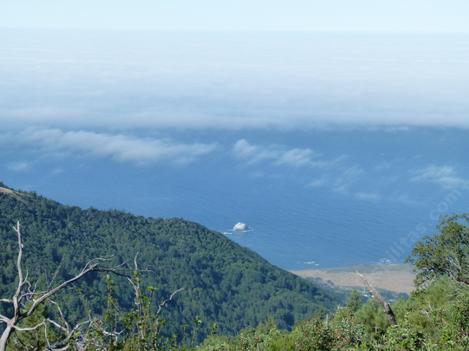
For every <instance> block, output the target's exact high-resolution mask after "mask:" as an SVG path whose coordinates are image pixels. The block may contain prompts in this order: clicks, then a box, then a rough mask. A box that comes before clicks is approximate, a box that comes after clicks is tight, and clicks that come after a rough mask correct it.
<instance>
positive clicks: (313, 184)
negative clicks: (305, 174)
mask: <svg viewBox="0 0 469 351" xmlns="http://www.w3.org/2000/svg"><path fill="white" fill-rule="evenodd" d="M325 185H327V180H326V179H325V178H317V179H313V180H312V181H310V182H309V183H308V187H310V188H321V187H323V186H325Z"/></svg>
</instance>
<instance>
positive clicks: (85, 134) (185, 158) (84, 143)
mask: <svg viewBox="0 0 469 351" xmlns="http://www.w3.org/2000/svg"><path fill="white" fill-rule="evenodd" d="M1 140H2V142H3V143H4V144H10V145H11V144H20V145H28V146H30V147H31V148H34V149H35V150H38V151H39V152H40V153H42V154H45V155H48V154H74V155H84V156H93V157H99V158H109V159H112V160H114V161H118V162H128V163H132V164H137V165H145V164H154V163H159V162H163V161H164V162H170V163H176V164H185V163H189V162H192V161H194V160H196V159H198V158H199V157H202V156H204V155H207V154H209V153H211V152H213V151H214V150H215V149H216V145H215V144H202V143H192V144H186V143H179V142H176V141H172V140H169V139H152V138H139V137H134V136H129V135H123V134H106V133H97V132H90V131H81V130H80V131H64V130H61V129H28V130H24V131H22V132H19V133H16V134H14V135H13V134H11V133H10V134H4V135H2V137H1Z"/></svg>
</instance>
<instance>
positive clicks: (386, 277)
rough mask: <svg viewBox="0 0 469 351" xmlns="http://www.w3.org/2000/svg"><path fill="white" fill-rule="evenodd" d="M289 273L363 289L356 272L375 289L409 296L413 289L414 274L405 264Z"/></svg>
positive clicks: (363, 286)
mask: <svg viewBox="0 0 469 351" xmlns="http://www.w3.org/2000/svg"><path fill="white" fill-rule="evenodd" d="M290 272H291V273H293V274H295V275H298V276H300V277H302V278H305V279H321V280H323V281H324V282H326V283H328V284H330V285H333V286H338V287H341V288H355V289H356V288H359V289H363V288H365V285H364V283H363V281H362V280H361V279H360V278H359V276H358V275H357V273H356V272H359V273H361V274H363V275H364V276H365V277H366V279H367V280H368V281H369V282H370V284H372V285H373V286H374V287H375V288H377V289H383V290H388V291H392V292H395V293H406V294H410V293H411V292H412V291H413V290H414V289H415V286H414V278H415V273H413V272H412V268H411V266H409V265H406V264H386V265H383V264H375V265H363V266H353V267H341V268H322V269H320V268H313V269H303V270H291V271H290Z"/></svg>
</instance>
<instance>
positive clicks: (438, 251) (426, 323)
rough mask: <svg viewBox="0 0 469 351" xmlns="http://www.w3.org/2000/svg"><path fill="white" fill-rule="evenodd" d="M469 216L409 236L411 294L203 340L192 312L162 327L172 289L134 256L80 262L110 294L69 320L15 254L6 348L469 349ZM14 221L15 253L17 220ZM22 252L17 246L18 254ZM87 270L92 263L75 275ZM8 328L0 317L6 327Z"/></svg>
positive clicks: (215, 333) (355, 298)
mask: <svg viewBox="0 0 469 351" xmlns="http://www.w3.org/2000/svg"><path fill="white" fill-rule="evenodd" d="M468 220H469V215H466V216H464V215H463V216H453V217H448V218H447V219H445V220H444V221H443V222H442V224H441V226H440V228H439V229H440V231H439V233H438V234H437V235H435V236H433V237H427V238H425V239H424V240H422V241H421V242H419V243H418V244H417V245H416V246H415V248H414V250H413V252H412V256H411V258H410V259H409V261H410V262H411V263H412V264H414V266H415V268H416V270H417V280H416V282H417V285H418V289H417V291H416V292H414V293H412V294H411V296H410V298H409V299H407V300H398V301H396V302H395V303H393V304H392V306H391V305H389V304H388V303H387V302H386V301H383V300H382V298H381V297H380V295H379V293H377V292H376V291H374V289H373V287H370V290H371V291H372V292H373V294H374V299H373V300H370V301H368V302H364V301H363V298H362V296H360V295H359V294H358V293H354V294H352V295H351V296H350V298H349V300H348V302H347V303H346V304H345V305H344V306H342V307H340V308H338V309H337V311H336V312H335V313H333V314H331V313H327V311H324V313H316V315H315V316H314V317H312V318H311V319H309V320H306V321H303V322H300V323H297V325H296V326H295V327H294V329H293V330H292V331H284V330H282V329H280V328H279V326H278V321H277V320H275V319H272V320H270V321H268V322H264V323H262V324H261V325H260V326H258V327H257V328H253V329H246V330H244V331H242V332H240V333H239V334H238V335H237V336H223V335H219V333H220V330H219V329H218V328H217V325H216V324H212V325H211V326H210V332H209V334H210V336H209V337H208V338H207V339H206V340H205V341H204V342H203V343H202V344H201V345H199V346H195V345H196V344H197V340H198V335H199V334H198V328H200V327H201V326H202V325H203V323H204V321H203V320H202V319H200V318H199V317H196V316H195V317H194V316H193V320H192V322H191V326H188V325H180V326H179V330H180V331H181V333H180V335H181V336H179V337H178V336H177V335H174V337H168V336H165V335H164V334H163V333H161V331H162V330H164V329H165V322H164V320H163V319H162V318H160V311H161V309H162V307H164V306H165V305H166V304H167V303H168V302H169V301H171V299H172V298H173V297H174V293H176V292H177V291H174V292H173V294H171V295H170V296H169V298H168V299H166V300H163V301H162V302H159V303H157V304H155V291H156V290H155V288H153V287H152V286H145V285H144V283H143V281H142V279H141V276H142V275H141V274H142V273H143V271H141V270H140V269H139V268H138V265H137V263H136V262H137V260H135V263H134V267H133V270H132V271H131V272H130V273H128V272H124V271H122V270H121V268H122V266H117V267H110V268H109V267H108V268H106V267H103V266H100V265H99V264H97V263H95V262H96V261H93V263H92V266H90V265H89V264H87V265H86V266H85V268H84V269H83V270H82V271H81V272H84V271H87V267H88V268H89V267H93V269H92V270H89V273H90V274H93V273H99V272H106V273H108V274H107V275H106V279H105V282H106V294H105V296H106V301H105V303H104V306H103V310H104V312H103V314H101V315H98V317H92V316H91V313H93V310H92V309H88V310H87V313H88V314H87V313H83V314H82V315H80V316H79V317H80V318H81V319H83V320H84V321H82V322H78V323H77V324H76V326H74V327H72V326H71V324H70V323H69V322H67V319H66V317H65V316H64V315H63V314H62V311H61V308H60V304H59V303H57V302H56V301H54V300H53V296H55V295H50V296H49V298H47V299H43V300H41V303H40V304H36V302H35V301H38V299H41V296H44V294H46V295H47V294H48V292H47V290H46V292H44V291H38V290H36V288H37V287H36V286H32V285H30V284H29V281H28V279H27V278H24V276H23V275H22V274H20V272H21V269H20V265H19V264H17V267H18V275H19V278H18V281H17V284H18V287H19V288H18V289H17V290H16V292H15V294H14V295H13V298H12V299H11V300H9V299H8V298H7V299H3V298H2V307H3V309H2V316H1V318H0V321H2V322H6V324H7V325H8V318H17V317H18V318H19V321H18V323H17V324H16V325H15V327H14V328H13V329H14V330H13V332H12V333H10V334H9V335H8V338H7V339H6V341H7V343H6V344H7V345H8V346H7V348H6V350H9V351H16V350H57V351H58V350H67V349H69V350H90V351H97V350H122V351H134V350H135V351H143V350H201V351H224V350H226V351H231V350H233V351H235V350H246V351H250V350H252V351H255V350H256V351H257V350H259V351H261V350H266V351H267V350H272V351H274V350H278V351H280V350H282V351H283V350H285V351H288V350H298V351H303V350H304V351H309V350H311V351H313V350H318V351H320V350H337V351H338V350H389V351H393V350H395V351H401V350H409V351H413V350H456V351H465V350H468V349H469V285H468V273H469V271H468V269H469V226H468ZM16 228H17V232H18V243H19V252H20V253H21V248H22V247H23V246H22V242H21V238H20V235H19V228H20V227H19V226H17V227H16ZM20 261H21V254H20V255H19V256H18V261H17V262H20ZM95 264H96V265H95ZM95 268H96V269H95ZM111 273H112V274H115V275H116V279H118V278H119V277H120V278H125V280H127V283H129V284H130V286H131V287H132V290H133V303H132V307H131V308H129V309H122V308H121V306H120V304H119V302H118V298H119V294H120V292H119V290H118V289H116V288H117V287H118V285H117V284H116V283H115V280H114V278H112V277H111ZM79 275H80V274H79ZM26 276H27V275H26ZM87 276H88V271H87V273H86V274H84V275H83V276H82V277H81V278H83V279H86V277H87ZM71 279H73V278H71ZM259 287H260V288H261V287H262V285H260V286H259ZM53 290H54V289H52V291H53ZM49 291H51V290H49ZM71 293H77V290H76V289H74V290H72V291H69V292H68V294H66V295H65V296H69V295H70V294H71ZM15 296H16V299H17V297H18V296H19V297H20V300H21V301H22V302H23V303H22V304H21V305H20V306H19V308H18V307H17V306H16V305H15ZM63 301H65V302H66V300H61V302H63ZM286 302H288V301H286ZM5 305H7V306H6V307H5ZM8 305H12V307H8ZM34 306H36V308H33V307H34ZM12 311H13V314H12ZM28 311H32V313H29V312H28ZM8 316H12V317H8ZM4 331H5V329H4V327H3V329H2V332H3V335H5V333H4ZM0 347H1V345H0ZM3 350H4V349H2V351H3Z"/></svg>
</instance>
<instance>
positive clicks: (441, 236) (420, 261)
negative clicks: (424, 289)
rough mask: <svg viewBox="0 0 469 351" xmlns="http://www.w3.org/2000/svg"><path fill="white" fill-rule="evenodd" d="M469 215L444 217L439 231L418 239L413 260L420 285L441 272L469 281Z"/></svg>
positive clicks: (463, 281) (456, 279)
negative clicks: (433, 234)
mask: <svg viewBox="0 0 469 351" xmlns="http://www.w3.org/2000/svg"><path fill="white" fill-rule="evenodd" d="M468 221H469V215H467V214H466V215H458V216H450V217H446V218H445V219H443V221H442V222H441V224H440V226H439V233H438V234H437V235H435V236H427V237H425V238H424V239H423V240H421V241H420V242H418V243H417V244H416V245H415V247H414V249H413V251H412V255H411V257H410V258H409V259H408V261H409V262H411V263H413V264H414V265H415V269H416V271H417V278H416V283H417V285H418V286H421V285H422V284H424V283H426V282H429V281H432V280H434V279H435V278H437V277H439V276H448V277H450V278H451V279H454V280H455V281H457V282H459V283H462V284H465V285H469V227H468Z"/></svg>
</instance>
